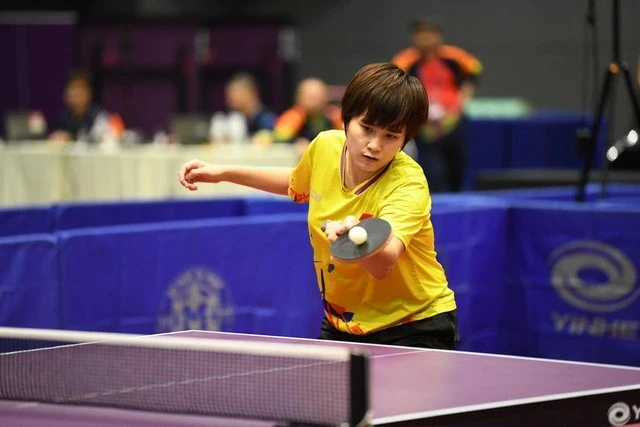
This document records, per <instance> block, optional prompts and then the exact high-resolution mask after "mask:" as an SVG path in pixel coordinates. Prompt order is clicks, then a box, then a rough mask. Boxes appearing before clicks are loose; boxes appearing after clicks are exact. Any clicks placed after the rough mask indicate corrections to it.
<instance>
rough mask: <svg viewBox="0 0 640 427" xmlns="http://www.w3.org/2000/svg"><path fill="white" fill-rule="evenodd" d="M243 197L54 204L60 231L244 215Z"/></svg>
mask: <svg viewBox="0 0 640 427" xmlns="http://www.w3.org/2000/svg"><path fill="white" fill-rule="evenodd" d="M244 206H245V201H244V199H241V198H228V199H226V198H222V199H211V200H153V201H131V202H110V203H73V204H62V205H57V206H54V207H53V210H54V214H53V215H54V222H55V229H56V230H71V229H77V228H86V227H103V226H108V225H126V224H144V223H154V222H167V221H180V220H188V219H207V218H223V217H229V216H241V215H244Z"/></svg>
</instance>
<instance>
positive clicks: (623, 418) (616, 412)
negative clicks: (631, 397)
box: [607, 402, 640, 427]
mask: <svg viewBox="0 0 640 427" xmlns="http://www.w3.org/2000/svg"><path fill="white" fill-rule="evenodd" d="M631 418H633V421H634V422H636V421H638V420H640V406H637V405H633V406H629V405H627V404H626V403H624V402H616V403H614V404H613V405H611V407H610V408H609V410H608V411H607V420H608V421H609V425H611V426H613V427H620V426H624V425H626V424H627V423H628V422H629V421H631ZM634 425H635V424H634Z"/></svg>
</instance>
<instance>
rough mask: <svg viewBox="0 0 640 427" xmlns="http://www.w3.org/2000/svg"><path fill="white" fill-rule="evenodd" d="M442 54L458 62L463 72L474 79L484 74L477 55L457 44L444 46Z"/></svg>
mask: <svg viewBox="0 0 640 427" xmlns="http://www.w3.org/2000/svg"><path fill="white" fill-rule="evenodd" d="M441 55H442V56H443V57H445V58H448V59H450V60H453V61H455V62H457V63H458V65H459V66H460V69H461V70H462V72H464V73H465V74H466V75H467V76H469V78H471V79H474V78H477V77H478V76H480V74H482V63H481V62H480V61H479V60H478V58H476V57H475V56H473V55H471V54H470V53H469V52H467V51H466V50H464V49H461V48H459V47H457V46H449V45H447V46H443V47H442V49H441Z"/></svg>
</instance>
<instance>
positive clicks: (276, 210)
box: [244, 197, 309, 216]
mask: <svg viewBox="0 0 640 427" xmlns="http://www.w3.org/2000/svg"><path fill="white" fill-rule="evenodd" d="M308 207H309V205H308V204H307V203H294V202H293V201H292V200H291V199H289V198H287V197H249V198H247V199H245V208H244V212H245V215H248V216H251V215H270V214H285V213H305V214H306V213H307V212H308Z"/></svg>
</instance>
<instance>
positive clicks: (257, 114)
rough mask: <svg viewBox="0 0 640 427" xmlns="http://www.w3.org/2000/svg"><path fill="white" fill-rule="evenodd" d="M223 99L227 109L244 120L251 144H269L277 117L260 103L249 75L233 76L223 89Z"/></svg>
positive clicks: (255, 85)
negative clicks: (237, 113) (239, 114)
mask: <svg viewBox="0 0 640 427" xmlns="http://www.w3.org/2000/svg"><path fill="white" fill-rule="evenodd" d="M225 97H226V103H227V108H228V109H229V110H231V111H237V112H239V113H241V114H242V115H243V116H244V118H245V119H246V125H247V135H248V137H249V138H250V140H251V141H252V142H256V143H268V142H271V139H272V136H271V132H272V131H273V127H274V125H275V122H276V118H277V115H276V113H274V112H273V111H271V110H270V109H269V108H267V107H266V106H265V105H264V104H263V103H262V99H261V98H260V91H259V90H258V85H257V84H256V81H255V79H254V78H253V77H252V76H251V75H250V74H246V73H240V74H236V75H235V76H233V77H232V78H231V80H230V81H229V83H227V86H226V88H225Z"/></svg>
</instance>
